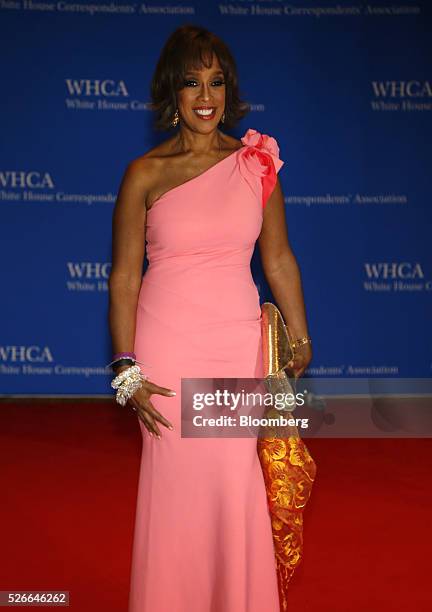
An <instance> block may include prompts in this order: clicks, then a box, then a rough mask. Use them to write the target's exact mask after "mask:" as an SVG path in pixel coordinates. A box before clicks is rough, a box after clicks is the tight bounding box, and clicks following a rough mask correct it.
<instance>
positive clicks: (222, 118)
mask: <svg viewBox="0 0 432 612" xmlns="http://www.w3.org/2000/svg"><path fill="white" fill-rule="evenodd" d="M224 121H225V113H222V117H221V123H223V122H224Z"/></svg>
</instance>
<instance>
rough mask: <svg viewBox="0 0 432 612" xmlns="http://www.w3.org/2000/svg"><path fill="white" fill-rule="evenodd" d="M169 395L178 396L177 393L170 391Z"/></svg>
mask: <svg viewBox="0 0 432 612" xmlns="http://www.w3.org/2000/svg"><path fill="white" fill-rule="evenodd" d="M168 394H169V395H177V393H176V392H175V391H169V393H168Z"/></svg>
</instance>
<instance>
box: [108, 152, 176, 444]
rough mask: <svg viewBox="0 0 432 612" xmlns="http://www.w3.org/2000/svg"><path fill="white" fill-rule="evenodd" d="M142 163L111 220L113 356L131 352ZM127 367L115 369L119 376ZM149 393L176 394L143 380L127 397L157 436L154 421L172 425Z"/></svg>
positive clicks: (139, 263)
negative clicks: (139, 386) (153, 402)
mask: <svg viewBox="0 0 432 612" xmlns="http://www.w3.org/2000/svg"><path fill="white" fill-rule="evenodd" d="M146 170H147V168H146V162H145V161H144V160H134V161H132V162H130V164H129V165H128V166H127V168H126V171H125V173H124V176H123V178H122V181H121V184H120V189H119V193H118V196H117V200H116V204H115V207H114V212H113V220H112V260H111V261H112V267H111V273H110V276H109V279H108V288H109V326H110V332H111V341H112V349H113V353H120V352H133V350H134V343H135V326H136V316H137V308H138V297H139V292H140V288H141V280H142V269H143V263H144V252H145V227H146V216H147V211H146V202H145V200H146V193H147V185H146V183H147V180H148V172H147V171H146ZM127 367H128V366H121V367H118V368H117V369H116V370H115V372H116V374H118V373H120V372H121V371H122V370H124V369H126V368H127ZM152 393H158V394H161V395H167V396H170V395H175V392H174V391H172V390H171V389H168V388H167V387H161V386H160V385H157V384H156V383H154V382H152V381H150V380H146V381H143V384H142V387H141V388H140V389H138V390H137V391H136V392H135V393H134V395H133V396H132V397H131V398H130V400H129V402H131V404H132V406H134V408H135V410H137V413H138V416H139V418H140V419H141V420H142V422H143V423H144V425H145V427H146V428H147V430H148V432H149V433H150V434H151V435H154V436H156V437H158V438H159V437H160V435H161V434H160V430H159V428H158V425H157V422H159V423H161V424H162V425H164V426H165V427H168V428H170V429H172V424H171V423H170V422H169V421H168V420H167V419H166V418H165V417H164V416H163V415H162V414H161V413H160V412H159V411H158V410H156V408H155V407H154V406H153V404H152V402H151V400H150V396H151V394H152Z"/></svg>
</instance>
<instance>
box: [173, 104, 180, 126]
mask: <svg viewBox="0 0 432 612" xmlns="http://www.w3.org/2000/svg"><path fill="white" fill-rule="evenodd" d="M178 122H179V112H178V108H177V109H176V112H175V113H174V119H173V120H172V121H171V125H172V126H173V127H175V126H176V125H177V123H178Z"/></svg>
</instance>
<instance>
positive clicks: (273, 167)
mask: <svg viewBox="0 0 432 612" xmlns="http://www.w3.org/2000/svg"><path fill="white" fill-rule="evenodd" d="M241 141H242V143H243V144H244V145H245V146H244V147H243V148H242V149H240V151H239V163H240V171H241V173H242V175H243V176H244V178H245V179H246V180H248V176H247V175H248V173H251V174H254V175H255V176H259V177H261V178H262V185H263V192H262V205H263V208H264V206H265V204H266V202H267V199H268V198H269V196H270V194H271V193H272V191H273V189H274V186H275V184H276V180H277V177H276V175H277V172H279V170H280V168H281V167H282V166H283V164H284V162H283V161H282V160H281V159H279V146H278V144H277V142H276V139H275V138H273V137H272V136H268V135H267V134H260V132H258V131H257V130H253V129H251V128H250V129H248V131H247V132H246V134H245V135H244V136H243V137H242V138H241Z"/></svg>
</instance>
